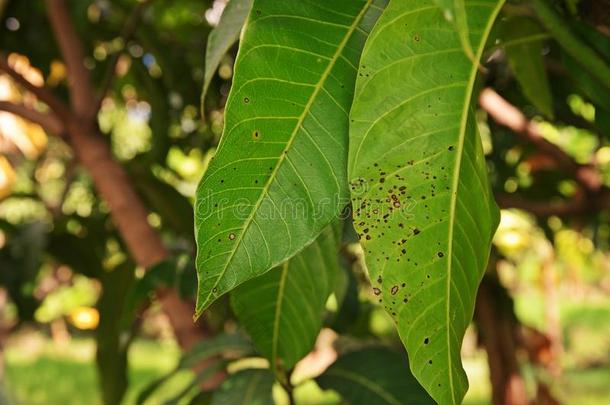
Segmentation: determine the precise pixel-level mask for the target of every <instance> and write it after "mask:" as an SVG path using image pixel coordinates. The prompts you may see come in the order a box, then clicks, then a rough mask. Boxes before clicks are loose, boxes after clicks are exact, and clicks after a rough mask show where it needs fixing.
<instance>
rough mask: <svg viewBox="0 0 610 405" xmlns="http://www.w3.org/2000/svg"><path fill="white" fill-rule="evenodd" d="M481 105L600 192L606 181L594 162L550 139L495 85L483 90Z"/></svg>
mask: <svg viewBox="0 0 610 405" xmlns="http://www.w3.org/2000/svg"><path fill="white" fill-rule="evenodd" d="M479 104H480V105H481V107H482V108H483V109H484V110H485V111H487V113H488V114H489V115H490V116H491V117H492V118H493V119H494V121H496V122H497V123H498V124H500V125H503V126H505V127H507V128H509V129H510V130H512V131H513V132H515V133H516V134H518V135H520V136H521V137H522V138H523V139H524V140H525V141H527V142H529V143H531V144H533V145H534V146H535V147H536V148H537V149H538V150H539V151H541V152H542V153H544V154H545V155H547V156H549V157H551V159H553V160H554V161H555V162H556V163H557V164H558V165H559V166H560V167H561V168H562V169H563V170H565V171H566V172H568V173H574V174H575V177H576V180H577V181H578V182H579V183H580V184H581V185H582V186H584V187H585V188H586V189H588V190H592V191H597V190H599V189H600V188H601V186H602V184H603V182H602V179H601V177H600V175H599V173H598V172H597V170H596V169H595V168H594V167H593V166H590V165H580V164H578V163H577V162H576V161H574V159H572V157H570V156H569V155H568V154H567V153H565V152H564V151H563V150H562V149H561V148H559V147H558V146H557V145H555V144H552V143H551V142H549V141H547V140H546V139H545V138H544V137H543V136H542V133H541V132H540V128H539V127H538V125H537V124H536V123H535V122H532V121H530V120H529V119H527V117H526V116H525V115H524V114H523V113H522V112H521V111H520V110H519V109H517V107H515V106H514V105H512V104H510V103H509V102H508V101H506V100H505V99H504V98H502V96H500V95H499V94H498V93H496V92H495V91H494V90H492V89H491V88H486V89H483V91H482V92H481V95H480V97H479Z"/></svg>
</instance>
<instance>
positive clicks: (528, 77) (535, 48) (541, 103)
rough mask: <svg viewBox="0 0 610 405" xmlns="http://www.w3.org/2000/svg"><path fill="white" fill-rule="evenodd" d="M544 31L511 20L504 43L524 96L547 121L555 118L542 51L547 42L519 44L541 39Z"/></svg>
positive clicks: (521, 20) (506, 25)
mask: <svg viewBox="0 0 610 405" xmlns="http://www.w3.org/2000/svg"><path fill="white" fill-rule="evenodd" d="M544 33H545V30H544V29H543V28H542V27H541V26H540V25H538V24H537V23H536V22H535V21H534V20H532V19H530V18H526V17H512V18H509V19H507V20H506V21H503V24H502V27H501V33H500V36H501V39H502V42H503V43H505V44H506V45H505V46H504V49H505V52H506V56H507V58H508V63H509V65H510V68H511V70H512V71H513V73H514V75H515V78H516V79H517V82H518V83H519V85H520V86H521V89H522V91H523V94H524V95H525V97H527V99H528V100H529V101H531V102H532V104H533V105H534V106H535V107H536V108H537V109H538V110H539V111H540V112H541V113H543V114H544V115H545V116H546V117H549V118H552V117H553V97H552V95H551V88H550V86H549V78H548V76H547V73H546V67H545V63H544V56H543V55H542V48H543V45H544V40H539V41H530V40H525V41H520V39H522V38H523V39H529V38H535V37H536V36H540V37H542V34H544Z"/></svg>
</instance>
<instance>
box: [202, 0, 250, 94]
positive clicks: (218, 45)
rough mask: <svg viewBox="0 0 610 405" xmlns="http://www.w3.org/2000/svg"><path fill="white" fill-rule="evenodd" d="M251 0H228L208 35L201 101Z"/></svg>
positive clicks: (246, 12)
mask: <svg viewBox="0 0 610 405" xmlns="http://www.w3.org/2000/svg"><path fill="white" fill-rule="evenodd" d="M252 1H253V0H230V1H229V2H228V3H227V5H226V6H225V9H224V10H223V12H222V16H221V17H220V21H219V22H218V25H217V26H216V27H215V28H214V29H213V30H212V31H211V32H210V35H208V40H207V45H206V51H205V73H204V78H203V91H202V93H201V102H202V104H203V100H204V99H205V95H206V94H207V92H208V87H209V86H210V82H211V81H212V78H213V77H214V74H215V73H216V70H217V69H218V65H220V61H221V60H222V57H223V56H225V54H226V53H227V51H228V50H229V49H230V48H231V46H233V44H234V43H235V42H237V40H238V39H239V33H240V32H241V29H242V27H243V26H244V23H245V22H246V18H247V17H248V13H249V12H250V9H251V8H252Z"/></svg>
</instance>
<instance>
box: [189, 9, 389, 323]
mask: <svg viewBox="0 0 610 405" xmlns="http://www.w3.org/2000/svg"><path fill="white" fill-rule="evenodd" d="M328 7H330V8H328ZM378 12H379V9H378V7H377V6H372V0H368V1H357V2H354V1H351V0H350V1H337V2H333V3H332V5H330V4H326V5H324V6H322V5H320V4H317V3H313V2H304V3H301V2H294V1H290V2H276V1H267V0H259V1H255V3H254V5H253V9H252V12H251V13H250V17H249V19H248V22H247V24H246V27H245V29H244V35H243V36H244V38H243V41H242V44H241V47H240V51H239V56H238V58H237V61H236V66H235V72H236V74H235V80H234V83H233V90H232V91H231V95H230V97H229V100H228V102H227V108H226V119H225V131H224V134H223V137H222V140H221V142H220V145H219V147H218V151H217V153H216V155H215V157H214V160H213V161H212V162H211V163H210V167H209V168H208V170H207V172H206V174H205V176H204V177H203V179H202V181H201V183H200V185H199V188H198V190H197V203H196V206H195V216H196V236H197V244H198V252H197V268H198V274H199V294H198V299H197V311H196V315H197V316H199V315H200V314H201V312H202V311H203V310H204V309H205V308H207V307H208V306H209V305H210V304H211V303H212V302H213V301H214V300H215V299H216V298H218V297H219V296H221V295H223V294H225V293H227V292H228V291H230V290H232V289H233V288H235V287H237V286H238V285H240V284H241V283H243V282H245V281H247V280H249V279H251V278H253V277H255V276H257V275H261V274H264V273H265V272H267V271H269V270H270V269H271V268H273V267H275V266H277V265H278V264H280V263H282V262H283V261H284V260H286V259H288V258H290V257H291V256H292V255H294V254H295V253H297V252H299V251H300V250H301V249H303V247H304V246H306V245H308V244H309V243H311V242H312V241H313V240H314V239H315V238H316V237H317V236H318V234H319V233H320V232H321V231H322V229H323V228H324V227H325V226H326V225H328V224H329V223H330V222H331V221H332V220H333V219H334V218H336V217H337V216H338V214H339V213H340V212H341V211H342V210H343V207H344V205H345V204H346V200H347V182H346V165H345V158H346V155H347V131H348V111H349V105H350V103H351V99H352V95H353V83H354V80H355V78H356V73H357V72H356V66H357V64H358V59H359V56H360V49H361V48H362V45H363V44H364V40H365V38H366V35H365V34H366V33H367V30H368V29H369V28H370V27H371V26H372V23H373V22H374V20H375V15H376V14H378ZM305 33H306V35H305ZM295 59H296V60H298V61H299V63H298V64H296V65H295V64H294V60H295ZM269 60H273V61H274V63H273V64H270V63H267V62H266V61H269ZM287 66H291V69H290V70H288V69H286V67H287ZM261 244H262V245H263V248H262V249H261Z"/></svg>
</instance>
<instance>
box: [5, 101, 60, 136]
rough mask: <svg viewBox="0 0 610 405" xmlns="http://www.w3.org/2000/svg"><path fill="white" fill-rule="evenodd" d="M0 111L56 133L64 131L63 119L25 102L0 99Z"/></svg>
mask: <svg viewBox="0 0 610 405" xmlns="http://www.w3.org/2000/svg"><path fill="white" fill-rule="evenodd" d="M0 111H5V112H8V113H11V114H15V115H17V116H19V117H21V118H23V119H25V120H28V121H30V122H32V123H34V124H38V125H40V126H41V127H43V128H44V129H45V130H47V131H48V132H51V133H53V134H55V135H61V134H62V133H63V132H64V126H63V124H62V123H61V121H60V120H59V119H57V117H55V116H54V115H53V114H51V113H42V112H40V111H36V110H34V109H32V108H30V107H27V106H25V105H23V104H15V103H11V102H9V101H0Z"/></svg>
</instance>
